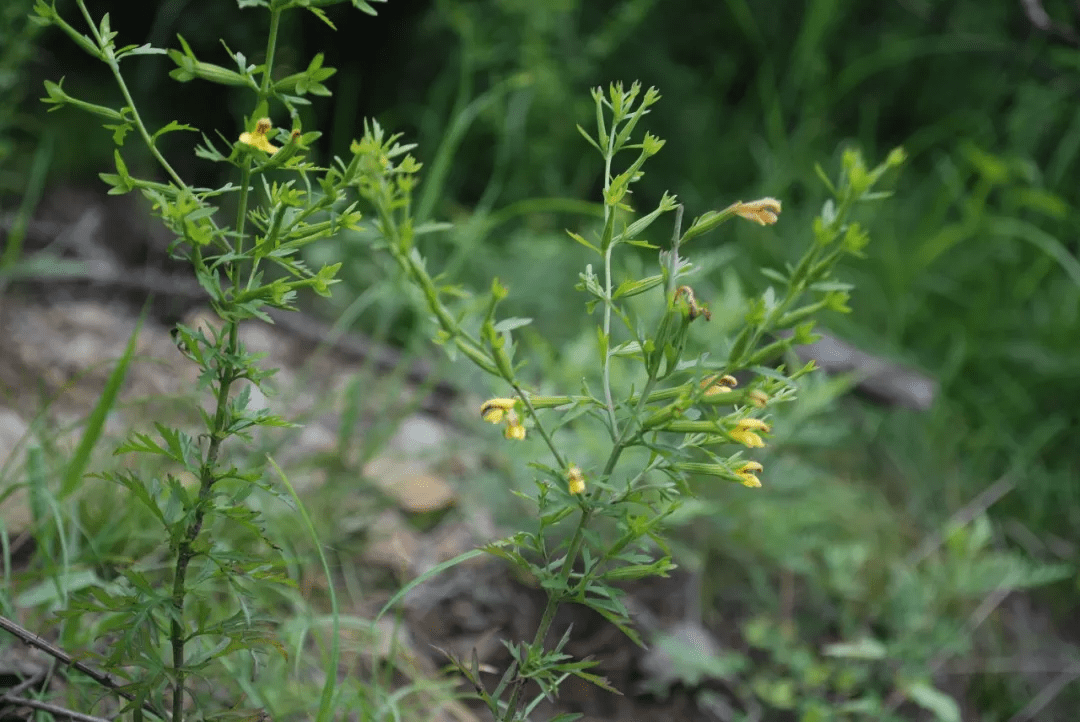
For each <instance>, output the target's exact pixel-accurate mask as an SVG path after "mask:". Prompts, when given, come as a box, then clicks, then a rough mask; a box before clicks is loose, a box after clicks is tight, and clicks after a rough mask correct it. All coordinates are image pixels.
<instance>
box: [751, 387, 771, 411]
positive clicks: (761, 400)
mask: <svg viewBox="0 0 1080 722" xmlns="http://www.w3.org/2000/svg"><path fill="white" fill-rule="evenodd" d="M750 402H751V403H752V404H753V405H754V406H757V407H758V408H759V409H760V408H763V407H764V406H765V404H767V403H769V395H768V394H767V393H765V392H764V391H762V390H761V389H754V390H753V391H751V392H750Z"/></svg>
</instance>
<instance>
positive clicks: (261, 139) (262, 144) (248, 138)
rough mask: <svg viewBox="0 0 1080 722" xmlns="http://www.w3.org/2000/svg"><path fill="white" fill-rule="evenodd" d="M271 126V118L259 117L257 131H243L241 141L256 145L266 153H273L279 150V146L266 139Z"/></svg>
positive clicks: (256, 125) (256, 124)
mask: <svg viewBox="0 0 1080 722" xmlns="http://www.w3.org/2000/svg"><path fill="white" fill-rule="evenodd" d="M271 127H273V126H272V125H271V123H270V119H269V118H259V120H258V121H256V123H255V132H254V133H241V134H240V142H241V143H246V144H247V145H250V146H254V147H256V148H258V149H259V150H261V151H263V152H265V153H269V154H271V155H273V154H274V153H276V152H277V146H276V145H274V144H272V143H271V142H270V141H269V140H267V139H266V134H267V133H269V132H270V128H271Z"/></svg>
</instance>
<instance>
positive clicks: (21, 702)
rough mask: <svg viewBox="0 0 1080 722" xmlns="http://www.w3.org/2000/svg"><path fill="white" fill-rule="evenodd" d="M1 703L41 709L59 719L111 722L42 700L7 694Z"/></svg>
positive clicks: (78, 721)
mask: <svg viewBox="0 0 1080 722" xmlns="http://www.w3.org/2000/svg"><path fill="white" fill-rule="evenodd" d="M0 701H4V702H7V703H8V704H11V705H16V706H18V707H31V708H33V709H39V710H42V711H43V712H48V713H50V714H53V715H55V716H57V717H63V718H66V719H73V720H77V722H109V720H107V719H105V718H104V717H94V716H93V715H88V714H83V713H82V712H75V711H73V710H70V709H66V708H64V707H60V706H58V705H55V704H50V703H49V702H42V701H41V700H37V699H28V698H26V697H15V696H14V695H11V694H5V695H4V696H2V697H0Z"/></svg>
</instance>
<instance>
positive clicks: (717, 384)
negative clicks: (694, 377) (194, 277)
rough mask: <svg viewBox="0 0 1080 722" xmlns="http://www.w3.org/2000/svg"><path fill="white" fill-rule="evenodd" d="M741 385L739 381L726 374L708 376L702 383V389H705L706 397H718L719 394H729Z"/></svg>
mask: <svg viewBox="0 0 1080 722" xmlns="http://www.w3.org/2000/svg"><path fill="white" fill-rule="evenodd" d="M738 385H739V381H738V380H737V379H736V378H735V377H734V376H732V375H730V374H724V375H723V376H719V377H718V376H716V375H715V374H713V375H712V376H708V377H706V378H704V379H703V380H702V381H701V388H703V389H705V395H706V396H716V395H717V394H726V393H729V392H730V391H731V390H732V389H733V388H735V387H736V386H738Z"/></svg>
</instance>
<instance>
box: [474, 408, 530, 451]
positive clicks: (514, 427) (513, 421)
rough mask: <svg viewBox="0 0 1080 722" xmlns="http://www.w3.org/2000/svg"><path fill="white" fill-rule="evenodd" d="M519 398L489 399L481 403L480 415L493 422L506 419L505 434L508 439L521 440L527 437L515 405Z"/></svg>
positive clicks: (497, 422) (500, 421)
mask: <svg viewBox="0 0 1080 722" xmlns="http://www.w3.org/2000/svg"><path fill="white" fill-rule="evenodd" d="M516 405H517V399H488V400H487V401H485V402H484V403H483V404H481V405H480V416H481V417H482V418H483V419H484V421H487V422H489V423H492V424H501V423H502V421H503V419H505V420H506V430H505V431H504V432H503V434H504V435H505V436H506V438H508V439H516V440H518V441H521V440H522V439H524V438H525V426H524V425H523V424H522V423H521V419H520V418H519V417H518V415H517V412H516V411H514V406H516Z"/></svg>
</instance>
